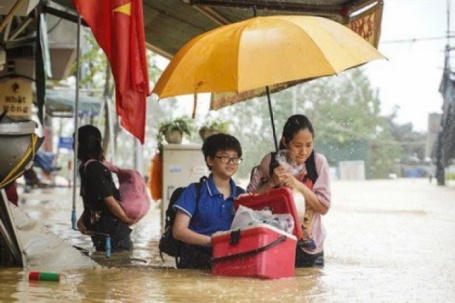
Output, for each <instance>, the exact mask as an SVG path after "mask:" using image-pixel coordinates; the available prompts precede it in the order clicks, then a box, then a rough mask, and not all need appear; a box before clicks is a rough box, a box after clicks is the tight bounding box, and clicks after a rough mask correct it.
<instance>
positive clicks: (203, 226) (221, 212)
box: [174, 174, 239, 236]
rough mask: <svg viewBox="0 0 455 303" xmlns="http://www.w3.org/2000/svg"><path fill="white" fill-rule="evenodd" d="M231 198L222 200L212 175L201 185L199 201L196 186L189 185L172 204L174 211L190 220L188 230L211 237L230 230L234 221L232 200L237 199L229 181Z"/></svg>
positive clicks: (234, 189)
mask: <svg viewBox="0 0 455 303" xmlns="http://www.w3.org/2000/svg"><path fill="white" fill-rule="evenodd" d="M230 184H231V196H230V197H228V198H227V199H224V198H223V195H222V194H220V192H219V191H218V189H217V188H216V186H215V183H214V182H213V178H212V175H211V174H210V176H209V177H208V178H207V180H206V181H205V182H204V183H202V184H201V185H202V186H201V187H200V193H199V201H196V197H197V194H196V190H197V188H196V186H195V185H194V183H192V184H190V185H189V186H188V187H187V188H186V189H185V190H184V191H183V192H182V194H181V196H180V197H179V199H178V200H177V201H176V202H175V204H174V209H175V210H179V211H182V212H184V213H185V214H187V215H188V216H189V217H190V218H191V221H190V226H189V229H190V230H192V231H194V232H197V233H199V234H203V235H207V236H211V235H212V234H214V233H215V232H217V231H224V230H229V229H231V223H232V220H233V219H234V198H235V197H237V195H238V194H239V193H237V186H236V185H235V182H234V180H232V179H231V180H230Z"/></svg>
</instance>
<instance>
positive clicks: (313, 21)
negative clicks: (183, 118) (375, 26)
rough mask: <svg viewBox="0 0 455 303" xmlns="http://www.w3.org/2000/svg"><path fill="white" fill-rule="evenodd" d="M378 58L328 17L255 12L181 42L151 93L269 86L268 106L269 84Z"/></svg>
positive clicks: (246, 89) (249, 89)
mask: <svg viewBox="0 0 455 303" xmlns="http://www.w3.org/2000/svg"><path fill="white" fill-rule="evenodd" d="M380 58H384V56H383V55H382V54H381V53H379V52H378V51H377V50H376V49H375V48H374V47H373V46H372V45H370V44H369V43H368V42H366V41H365V40H364V39H363V38H361V37H360V36H359V35H357V34H356V33H354V32H353V31H352V30H350V29H349V28H347V27H345V26H343V25H341V24H339V23H337V22H335V21H332V20H329V19H326V18H322V17H315V16H269V17H254V18H251V19H248V20H245V21H242V22H238V23H233V24H229V25H226V26H222V27H219V28H217V29H214V30H211V31H209V32H206V33H204V34H202V35H200V36H197V37H196V38H194V39H192V40H191V41H190V42H188V43H187V44H186V45H184V46H183V47H182V49H180V50H179V51H178V53H177V54H176V55H175V57H174V58H173V59H172V60H171V61H170V63H169V65H168V66H167V68H166V69H165V70H164V72H163V74H162V75H161V77H160V78H159V80H158V82H157V84H156V86H155V87H154V89H153V93H155V94H157V95H158V96H159V97H160V98H166V97H172V96H178V95H185V94H193V93H194V94H196V93H204V92H211V93H220V92H234V93H237V94H242V95H243V96H245V97H242V98H238V100H239V99H247V98H251V97H254V96H255V95H257V92H254V91H252V90H254V89H258V88H267V89H266V91H267V95H268V97H269V98H268V100H269V106H270V107H271V105H270V96H269V94H268V91H269V90H268V87H269V86H271V85H283V87H285V86H286V85H287V84H289V83H291V84H293V83H296V81H301V80H305V79H313V78H318V77H323V76H328V75H334V74H337V73H339V72H341V71H343V70H346V69H348V68H351V67H355V66H359V65H362V64H364V63H366V62H369V61H371V60H374V59H380ZM245 92H251V93H245ZM231 103H232V102H230V103H229V104H231ZM221 106H223V105H219V104H218V105H217V108H219V107H221ZM271 114H272V112H271ZM272 124H273V115H272ZM275 143H276V138H275ZM275 145H277V144H275Z"/></svg>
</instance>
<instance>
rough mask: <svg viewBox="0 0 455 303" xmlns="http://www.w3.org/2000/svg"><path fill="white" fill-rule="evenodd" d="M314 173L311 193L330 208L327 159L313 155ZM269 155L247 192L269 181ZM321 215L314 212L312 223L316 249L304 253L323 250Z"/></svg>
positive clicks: (323, 234)
mask: <svg viewBox="0 0 455 303" xmlns="http://www.w3.org/2000/svg"><path fill="white" fill-rule="evenodd" d="M314 158H315V163H316V171H317V172H318V178H317V180H316V182H315V184H314V186H313V192H314V193H315V194H316V196H317V197H318V199H319V201H320V202H321V203H322V204H323V205H325V206H326V207H327V208H330V203H331V191H330V170H329V164H328V162H327V159H326V158H325V157H324V156H323V155H321V154H318V153H315V157H314ZM270 160H271V155H270V154H267V155H265V156H264V158H263V159H262V161H261V164H259V167H258V169H257V170H256V171H255V172H254V174H253V175H252V176H251V180H250V184H248V187H247V189H246V190H247V192H253V193H254V192H256V191H257V190H258V189H259V188H261V186H262V185H263V184H265V183H267V182H269V181H270V175H269V166H270ZM299 173H306V167H303V168H302V170H301V171H299ZM321 217H322V215H321V213H318V212H314V217H313V223H312V229H311V231H312V236H313V237H312V238H313V240H314V242H315V244H316V249H315V250H313V251H308V250H306V249H304V250H305V252H307V253H309V254H316V253H320V252H322V251H323V250H324V239H325V235H326V232H325V228H324V225H323V224H322V219H321Z"/></svg>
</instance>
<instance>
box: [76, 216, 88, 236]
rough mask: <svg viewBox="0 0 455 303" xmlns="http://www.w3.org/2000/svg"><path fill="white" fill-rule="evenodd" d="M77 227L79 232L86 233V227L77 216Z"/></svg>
mask: <svg viewBox="0 0 455 303" xmlns="http://www.w3.org/2000/svg"><path fill="white" fill-rule="evenodd" d="M77 229H78V230H79V231H80V232H81V234H84V235H86V234H87V227H86V226H85V225H84V223H83V222H82V218H79V220H77Z"/></svg>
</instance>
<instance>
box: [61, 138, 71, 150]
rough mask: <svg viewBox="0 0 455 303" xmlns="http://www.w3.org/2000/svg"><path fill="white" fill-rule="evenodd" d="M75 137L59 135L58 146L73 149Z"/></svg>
mask: <svg viewBox="0 0 455 303" xmlns="http://www.w3.org/2000/svg"><path fill="white" fill-rule="evenodd" d="M73 141H74V139H73V137H59V138H58V148H63V149H73Z"/></svg>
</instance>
